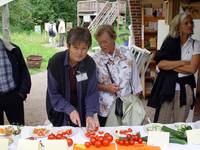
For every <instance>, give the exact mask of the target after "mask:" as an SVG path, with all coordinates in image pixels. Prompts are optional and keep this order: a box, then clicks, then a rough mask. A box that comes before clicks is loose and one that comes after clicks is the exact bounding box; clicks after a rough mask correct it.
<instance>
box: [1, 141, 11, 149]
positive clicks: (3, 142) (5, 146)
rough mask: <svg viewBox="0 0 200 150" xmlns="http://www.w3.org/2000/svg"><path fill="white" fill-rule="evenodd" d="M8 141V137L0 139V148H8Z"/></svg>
mask: <svg viewBox="0 0 200 150" xmlns="http://www.w3.org/2000/svg"><path fill="white" fill-rule="evenodd" d="M8 142H9V140H8V139H3V138H2V139H0V147H1V148H0V149H1V150H8Z"/></svg>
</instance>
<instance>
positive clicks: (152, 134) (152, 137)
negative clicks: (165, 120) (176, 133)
mask: <svg viewBox="0 0 200 150" xmlns="http://www.w3.org/2000/svg"><path fill="white" fill-rule="evenodd" d="M147 145H152V146H160V147H161V149H168V148H169V132H161V131H149V134H148V140H147Z"/></svg>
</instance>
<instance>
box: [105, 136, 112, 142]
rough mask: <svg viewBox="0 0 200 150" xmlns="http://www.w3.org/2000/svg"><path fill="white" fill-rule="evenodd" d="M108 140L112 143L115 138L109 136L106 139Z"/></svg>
mask: <svg viewBox="0 0 200 150" xmlns="http://www.w3.org/2000/svg"><path fill="white" fill-rule="evenodd" d="M105 138H106V139H108V140H109V141H110V142H112V140H113V137H112V135H108V136H107V137H105Z"/></svg>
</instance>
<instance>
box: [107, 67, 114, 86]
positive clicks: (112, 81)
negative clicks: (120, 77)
mask: <svg viewBox="0 0 200 150" xmlns="http://www.w3.org/2000/svg"><path fill="white" fill-rule="evenodd" d="M105 65H106V69H107V71H108V75H109V77H110V80H111V83H115V81H114V80H113V78H112V75H111V73H110V70H109V68H108V64H105Z"/></svg>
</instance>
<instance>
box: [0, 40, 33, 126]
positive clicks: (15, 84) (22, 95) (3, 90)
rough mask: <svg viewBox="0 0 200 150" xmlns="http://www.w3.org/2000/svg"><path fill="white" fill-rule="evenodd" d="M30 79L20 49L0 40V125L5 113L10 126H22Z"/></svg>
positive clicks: (2, 122)
mask: <svg viewBox="0 0 200 150" xmlns="http://www.w3.org/2000/svg"><path fill="white" fill-rule="evenodd" d="M30 89H31V78H30V74H29V71H28V69H27V66H26V63H25V61H24V58H23V55H22V53H21V50H20V48H19V47H18V46H17V45H14V44H11V43H9V42H8V41H4V40H2V39H0V125H3V124H4V115H3V112H5V114H6V116H7V119H8V121H9V123H10V124H18V125H24V124H25V121H24V104H23V102H24V100H25V99H26V97H27V94H28V93H29V92H30Z"/></svg>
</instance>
